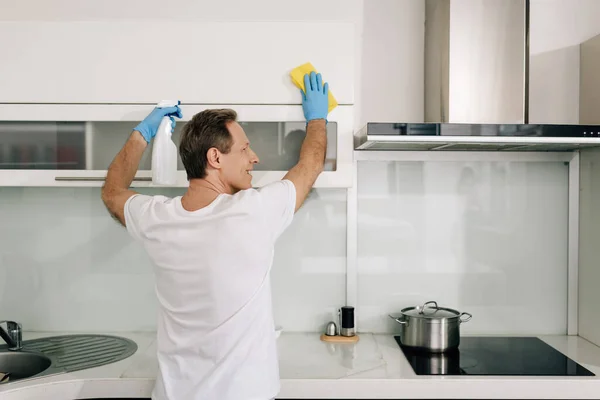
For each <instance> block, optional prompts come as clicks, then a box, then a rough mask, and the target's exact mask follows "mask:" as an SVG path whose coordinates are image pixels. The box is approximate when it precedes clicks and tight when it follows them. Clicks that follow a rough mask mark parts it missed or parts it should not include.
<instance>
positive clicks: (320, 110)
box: [300, 71, 329, 122]
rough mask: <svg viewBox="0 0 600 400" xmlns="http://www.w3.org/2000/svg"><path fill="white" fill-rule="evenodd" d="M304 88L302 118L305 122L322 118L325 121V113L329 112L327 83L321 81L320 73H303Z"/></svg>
mask: <svg viewBox="0 0 600 400" xmlns="http://www.w3.org/2000/svg"><path fill="white" fill-rule="evenodd" d="M304 88H305V90H306V93H304V92H303V91H302V90H300V92H301V93H302V109H303V110H304V118H306V122H308V121H312V120H313V119H324V120H326V121H327V114H328V113H329V84H328V83H325V86H323V81H322V78H321V74H316V73H315V72H314V71H313V72H311V73H310V77H309V75H308V74H306V75H304Z"/></svg>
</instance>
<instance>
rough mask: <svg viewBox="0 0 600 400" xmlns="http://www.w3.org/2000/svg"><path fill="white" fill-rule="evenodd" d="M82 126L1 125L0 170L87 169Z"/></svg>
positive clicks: (52, 124)
mask: <svg viewBox="0 0 600 400" xmlns="http://www.w3.org/2000/svg"><path fill="white" fill-rule="evenodd" d="M85 130H86V124H85V123H83V122H0V169H85V167H86V154H85Z"/></svg>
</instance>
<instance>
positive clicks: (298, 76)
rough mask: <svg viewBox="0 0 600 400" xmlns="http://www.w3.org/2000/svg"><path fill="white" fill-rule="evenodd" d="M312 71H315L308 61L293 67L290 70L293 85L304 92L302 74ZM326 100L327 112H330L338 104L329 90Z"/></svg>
mask: <svg viewBox="0 0 600 400" xmlns="http://www.w3.org/2000/svg"><path fill="white" fill-rule="evenodd" d="M312 71H315V73H317V70H316V69H315V67H313V65H312V64H311V63H309V62H308V63H306V64H302V65H301V66H299V67H296V68H294V69H293V70H292V72H290V76H291V77H292V82H294V85H296V86H297V87H298V89H302V90H303V91H304V92H305V93H306V89H304V75H306V74H310V73H311V72H312ZM324 84H325V82H323V85H324ZM328 100H329V101H328V105H329V112H331V110H333V109H334V108H336V107H337V105H338V103H337V101H336V100H335V97H333V94H331V90H329V97H328Z"/></svg>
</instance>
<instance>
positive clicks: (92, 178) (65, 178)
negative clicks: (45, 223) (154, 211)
mask: <svg viewBox="0 0 600 400" xmlns="http://www.w3.org/2000/svg"><path fill="white" fill-rule="evenodd" d="M105 179H106V178H105V177H101V176H55V177H54V180H55V181H79V182H82V181H83V182H99V181H104V180H105ZM133 180H134V181H141V182H150V181H152V178H151V177H139V178H133Z"/></svg>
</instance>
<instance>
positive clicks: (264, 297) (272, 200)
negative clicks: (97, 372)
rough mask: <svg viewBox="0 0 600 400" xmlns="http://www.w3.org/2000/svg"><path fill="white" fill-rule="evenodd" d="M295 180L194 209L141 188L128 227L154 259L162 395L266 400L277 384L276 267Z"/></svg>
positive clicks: (158, 396) (183, 399)
mask: <svg viewBox="0 0 600 400" xmlns="http://www.w3.org/2000/svg"><path fill="white" fill-rule="evenodd" d="M295 205H296V189H295V187H294V184H293V183H292V182H291V181H289V180H283V181H278V182H274V183H272V184H269V185H266V186H264V187H262V188H260V189H248V190H243V191H240V192H238V193H236V194H235V195H227V194H221V195H219V196H218V197H217V198H216V199H215V200H214V201H213V202H212V203H211V204H210V205H208V206H207V207H205V208H202V209H200V210H197V211H194V212H189V211H186V210H185V209H184V208H183V207H182V205H181V197H175V198H172V199H171V198H167V197H165V196H145V195H139V194H138V195H134V196H132V197H131V198H130V199H129V200H127V202H126V203H125V222H126V225H127V230H128V231H129V233H130V234H131V235H132V236H133V237H134V238H136V239H138V240H140V241H141V242H142V243H143V245H144V247H145V249H146V251H147V252H148V254H149V255H150V257H151V258H152V260H153V261H154V264H155V274H156V294H157V297H158V302H159V309H158V324H157V357H158V366H159V371H158V376H157V379H156V385H155V387H154V391H153V393H152V399H155V400H167V399H168V400H196V399H197V400H200V399H202V400H213V399H214V400H229V399H232V400H267V399H271V398H274V397H275V396H276V395H277V393H278V392H279V365H278V357H277V342H276V337H275V330H274V322H273V313H272V307H271V285H270V279H269V273H270V270H271V265H272V262H273V250H274V244H275V241H276V239H277V238H278V237H279V235H280V234H281V233H282V232H283V231H284V230H285V228H287V227H288V226H289V224H290V223H291V222H292V219H293V216H294V209H295Z"/></svg>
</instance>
